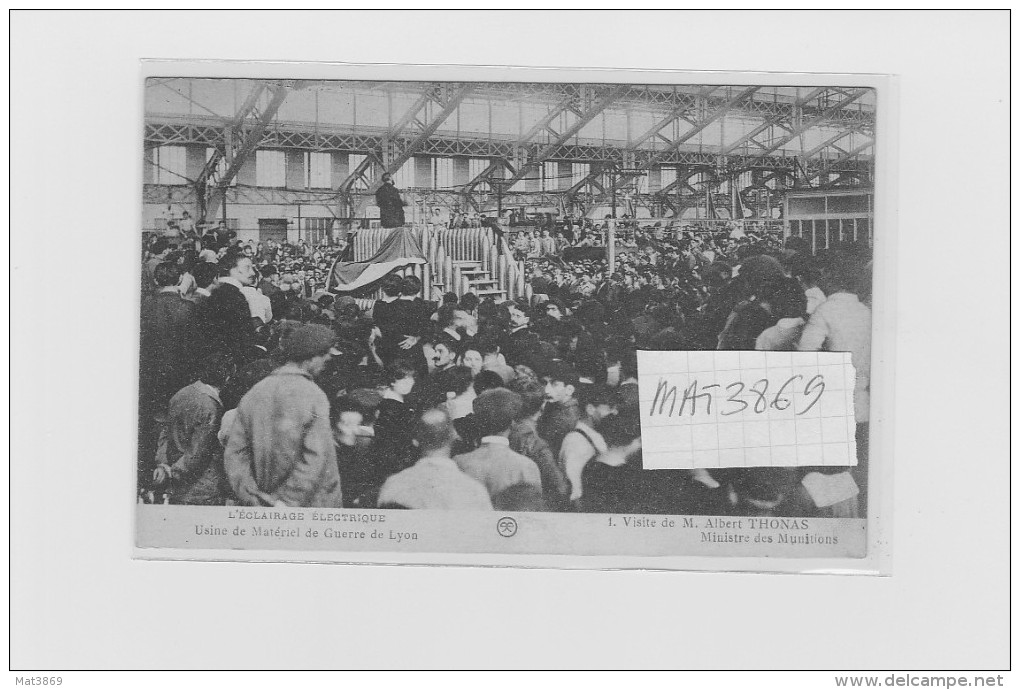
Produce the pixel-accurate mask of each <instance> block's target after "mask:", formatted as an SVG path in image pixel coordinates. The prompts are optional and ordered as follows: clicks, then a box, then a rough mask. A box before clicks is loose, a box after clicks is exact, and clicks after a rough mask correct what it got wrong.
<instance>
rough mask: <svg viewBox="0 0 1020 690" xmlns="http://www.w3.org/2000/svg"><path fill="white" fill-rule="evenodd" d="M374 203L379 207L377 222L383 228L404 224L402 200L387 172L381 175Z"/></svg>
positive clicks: (391, 177)
mask: <svg viewBox="0 0 1020 690" xmlns="http://www.w3.org/2000/svg"><path fill="white" fill-rule="evenodd" d="M375 205H376V206H378V207H379V222H380V224H381V225H382V226H383V227H384V228H399V227H401V226H402V225H403V224H404V200H403V199H401V198H400V190H398V189H397V187H396V185H394V184H393V176H392V175H390V174H389V173H385V174H384V175H383V176H382V186H381V187H379V189H378V191H376V193H375Z"/></svg>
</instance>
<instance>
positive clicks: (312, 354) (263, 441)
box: [223, 324, 343, 508]
mask: <svg viewBox="0 0 1020 690" xmlns="http://www.w3.org/2000/svg"><path fill="white" fill-rule="evenodd" d="M333 338H334V336H333V332H332V330H330V329H329V328H327V327H325V326H321V325H318V324H307V325H303V326H300V327H299V328H297V329H295V330H294V331H293V332H291V333H290V334H289V335H288V336H287V337H286V338H285V339H284V341H283V343H282V346H283V354H284V357H285V358H286V360H287V363H286V364H284V365H283V366H282V367H280V368H279V369H277V370H276V371H274V372H273V373H272V374H270V375H269V376H267V377H266V378H264V379H263V380H262V381H260V382H259V383H257V384H255V386H254V387H253V388H252V389H251V390H250V391H248V393H247V394H246V395H245V396H244V397H243V398H241V402H240V404H239V405H238V406H237V417H236V419H235V422H234V424H233V426H232V427H231V430H230V436H229V438H228V440H227V445H226V449H225V451H224V456H223V464H224V468H225V470H226V473H227V477H228V479H229V480H230V485H231V487H232V488H233V490H234V494H235V495H236V497H237V499H238V500H239V501H240V502H241V503H243V504H244V505H251V506H291V507H295V506H298V507H317V508H340V507H341V506H342V504H343V500H342V496H341V493H340V472H339V469H338V467H337V462H336V450H335V448H334V446H333V434H332V430H331V429H330V424H329V401H328V399H327V398H326V394H325V393H323V392H322V389H321V388H319V387H318V386H317V385H316V384H315V377H317V376H319V375H320V374H321V373H322V372H323V370H324V369H325V367H326V364H327V363H328V362H329V359H330V357H331V356H332V355H333V354H335V353H336V350H334V348H333Z"/></svg>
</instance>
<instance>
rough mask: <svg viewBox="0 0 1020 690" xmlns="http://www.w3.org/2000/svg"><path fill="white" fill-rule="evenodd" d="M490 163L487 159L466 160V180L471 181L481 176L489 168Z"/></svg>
mask: <svg viewBox="0 0 1020 690" xmlns="http://www.w3.org/2000/svg"><path fill="white" fill-rule="evenodd" d="M490 163H491V161H490V160H489V159H488V158H469V159H468V180H473V179H475V178H476V177H478V176H479V175H481V174H482V173H483V172H484V171H485V169H486V168H488V167H489V164H490Z"/></svg>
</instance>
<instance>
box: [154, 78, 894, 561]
mask: <svg viewBox="0 0 1020 690" xmlns="http://www.w3.org/2000/svg"><path fill="white" fill-rule="evenodd" d="M305 68H306V69H302V70H298V69H297V68H296V67H295V66H290V67H288V66H281V65H275V66H273V67H272V68H269V67H265V68H264V69H262V70H261V71H259V69H260V68H259V67H258V66H257V65H249V66H248V68H247V69H246V71H245V72H244V73H243V74H242V73H240V72H238V69H237V68H236V67H233V68H231V69H225V68H224V69H221V70H219V71H218V72H217V71H216V66H215V65H213V66H212V67H209V66H205V67H204V68H203V69H202V70H198V69H194V68H189V67H187V66H186V65H175V64H162V65H154V66H150V67H149V68H147V69H149V73H148V74H147V75H146V76H145V79H144V87H143V89H144V122H143V123H142V124H143V134H142V143H143V146H142V157H143V163H142V175H143V179H142V181H141V192H142V204H141V207H142V217H141V219H140V230H139V238H140V242H139V244H140V255H139V266H140V270H139V275H140V284H139V289H140V305H141V306H140V313H139V324H140V356H139V367H138V371H139V399H138V406H139V419H138V422H139V423H138V456H137V462H136V463H135V471H136V474H137V495H136V497H135V498H136V501H137V510H136V535H135V539H136V543H135V545H136V550H135V554H136V555H137V556H138V557H141V558H198V559H202V558H209V559H224V558H226V559H233V560H297V561H336V562H383V563H437V564H445V563H449V564H479V565H518V566H544V565H552V566H556V567H580V568H585V567H592V568H606V567H608V568H615V567H625V568H669V569H674V568H690V569H726V570H776V571H805V570H813V571H829V572H832V571H841V572H868V573H882V572H888V557H889V553H890V551H889V539H888V537H889V535H888V525H887V518H886V516H885V515H883V505H885V504H886V501H887V500H888V498H889V496H890V490H891V486H890V485H889V479H890V477H891V472H890V471H889V469H890V463H891V461H892V459H891V458H890V457H889V455H888V449H890V448H891V445H890V444H888V443H886V442H884V440H883V439H887V438H888V434H889V428H890V427H889V426H888V416H887V414H886V411H887V410H888V407H889V395H888V392H889V383H888V378H887V377H888V367H889V366H890V360H889V358H888V356H887V353H888V347H887V343H888V342H889V338H890V334H889V333H888V331H887V329H886V327H885V326H883V327H881V328H880V327H879V324H887V323H888V318H886V317H883V315H885V314H889V313H891V304H890V300H891V292H890V291H889V290H888V289H887V287H886V286H887V285H888V282H887V278H888V273H887V270H888V269H887V268H886V266H887V265H889V263H890V260H889V252H891V249H886V248H887V247H891V244H890V243H888V241H887V238H888V236H889V233H890V232H891V227H892V222H893V218H892V214H891V213H890V211H889V209H891V208H893V204H892V202H891V201H890V196H891V195H892V194H893V192H894V188H893V187H891V186H889V183H888V182H887V180H888V179H889V178H890V176H889V175H888V173H887V172H885V171H887V170H888V169H889V168H888V167H887V166H891V165H893V164H894V162H893V161H892V160H891V159H892V157H893V154H892V153H889V152H890V151H894V150H895V148H894V147H893V146H891V145H890V143H889V139H890V138H891V136H890V135H889V132H890V131H892V130H893V129H894V127H891V126H890V125H889V123H891V122H893V121H894V118H893V113H894V105H893V102H894V98H892V97H891V96H890V91H889V90H888V89H887V88H886V86H887V84H886V83H885V82H884V81H883V80H882V79H881V78H878V77H874V76H863V75H862V76H856V75H807V74H801V75H777V74H750V73H748V74H733V73H705V74H694V73H669V72H658V73H616V72H596V71H591V72H582V71H559V72H550V71H542V72H535V71H530V72H529V71H527V70H510V69H503V70H496V69H482V68H475V69H464V70H456V69H453V68H449V69H440V68H432V69H430V70H424V71H423V70H422V69H411V68H410V67H405V68H387V69H386V70H382V69H373V68H367V67H347V68H343V67H337V66H332V67H331V68H330V69H326V68H325V67H322V68H318V69H317V68H314V67H313V68H308V66H305ZM210 69H211V70H212V71H208V70H210ZM288 69H289V70H291V73H290V74H288V73H287V70H288ZM880 115H881V117H880ZM883 156H887V157H888V158H889V160H885V159H883ZM879 164H881V165H879ZM883 252H886V253H885V255H884V257H883ZM884 377H885V378H884Z"/></svg>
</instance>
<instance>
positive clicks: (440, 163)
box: [432, 158, 453, 189]
mask: <svg viewBox="0 0 1020 690" xmlns="http://www.w3.org/2000/svg"><path fill="white" fill-rule="evenodd" d="M432 180H433V185H434V187H435V188H436V189H451V188H452V187H453V159H452V158H433V159H432Z"/></svg>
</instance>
